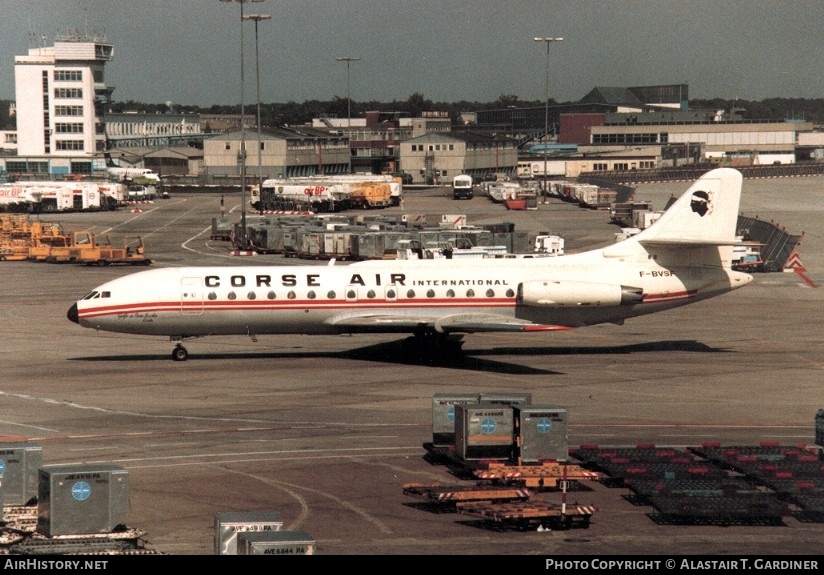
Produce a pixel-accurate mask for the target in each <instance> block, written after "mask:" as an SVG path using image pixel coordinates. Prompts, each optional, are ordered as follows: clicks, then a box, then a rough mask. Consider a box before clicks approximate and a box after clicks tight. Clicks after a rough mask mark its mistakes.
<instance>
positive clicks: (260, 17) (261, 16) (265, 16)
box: [243, 14, 272, 191]
mask: <svg viewBox="0 0 824 575" xmlns="http://www.w3.org/2000/svg"><path fill="white" fill-rule="evenodd" d="M243 18H244V20H252V21H253V22H254V23H255V76H256V80H257V133H258V146H257V147H258V191H260V189H261V187H262V186H263V152H262V148H261V144H260V55H259V50H258V22H260V21H261V20H271V19H272V17H271V16H270V15H269V14H249V15H247V16H244V17H243Z"/></svg>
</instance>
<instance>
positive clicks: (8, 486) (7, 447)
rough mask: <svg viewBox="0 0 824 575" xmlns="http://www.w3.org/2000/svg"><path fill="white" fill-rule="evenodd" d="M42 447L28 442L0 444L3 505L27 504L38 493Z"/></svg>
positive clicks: (0, 479) (0, 478)
mask: <svg viewBox="0 0 824 575" xmlns="http://www.w3.org/2000/svg"><path fill="white" fill-rule="evenodd" d="M42 463H43V448H42V447H40V446H39V445H33V444H30V443H22V442H18V443H6V444H3V445H0V481H1V483H0V484H1V485H2V490H0V491H2V496H3V504H4V505H27V504H29V503H30V502H31V501H32V500H34V499H36V498H37V495H38V481H39V476H38V470H39V469H40V466H41V465H42Z"/></svg>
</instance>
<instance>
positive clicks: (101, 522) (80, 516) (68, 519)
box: [37, 464, 129, 537]
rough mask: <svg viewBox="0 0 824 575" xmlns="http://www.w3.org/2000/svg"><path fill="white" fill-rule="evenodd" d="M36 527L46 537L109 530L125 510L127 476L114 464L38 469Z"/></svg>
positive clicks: (126, 506) (115, 524)
mask: <svg viewBox="0 0 824 575" xmlns="http://www.w3.org/2000/svg"><path fill="white" fill-rule="evenodd" d="M39 477H40V479H39V485H38V497H37V530H38V531H39V532H41V533H43V534H45V535H47V536H49V537H54V536H57V535H81V534H92V533H110V532H112V531H114V529H115V527H117V526H118V525H123V524H124V523H125V520H126V515H127V514H128V512H129V475H128V472H127V471H126V470H125V469H123V468H122V467H120V466H118V465H111V464H96V465H91V464H90V465H46V466H43V467H41V468H40V472H39Z"/></svg>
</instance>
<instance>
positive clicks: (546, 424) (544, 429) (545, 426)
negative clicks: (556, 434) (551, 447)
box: [536, 417, 552, 433]
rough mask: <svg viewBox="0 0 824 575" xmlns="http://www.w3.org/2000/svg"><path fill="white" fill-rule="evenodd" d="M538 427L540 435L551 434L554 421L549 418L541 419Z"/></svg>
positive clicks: (537, 424)
mask: <svg viewBox="0 0 824 575" xmlns="http://www.w3.org/2000/svg"><path fill="white" fill-rule="evenodd" d="M536 426H537V427H538V432H539V433H549V432H550V431H552V420H551V419H550V418H548V417H539V418H538V421H537V422H536Z"/></svg>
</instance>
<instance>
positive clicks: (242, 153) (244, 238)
mask: <svg viewBox="0 0 824 575" xmlns="http://www.w3.org/2000/svg"><path fill="white" fill-rule="evenodd" d="M220 1H221V2H237V3H238V4H240V150H239V151H238V162H239V163H240V245H239V246H238V247H239V251H238V253H242V254H246V253H248V251H249V234H248V233H247V231H246V114H245V103H244V98H243V83H244V77H243V20H244V18H243V5H244V4H246V3H247V2H263V1H264V0H220Z"/></svg>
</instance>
